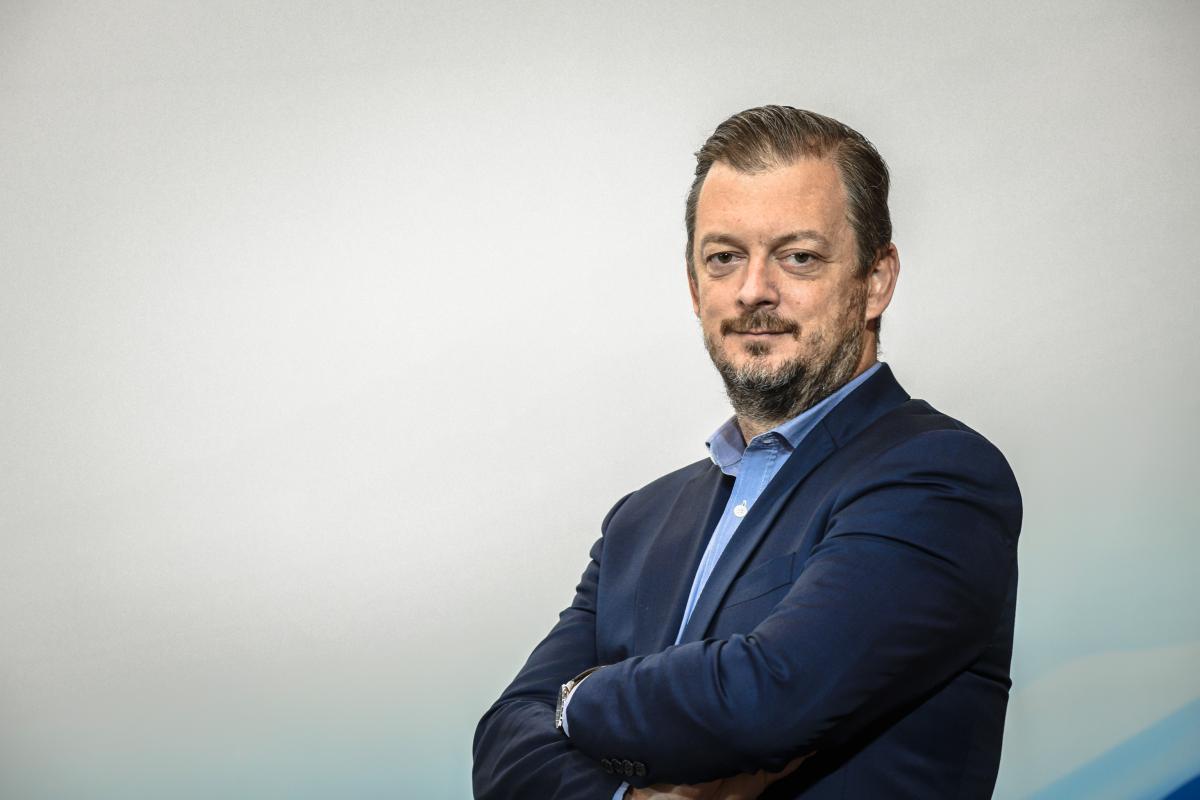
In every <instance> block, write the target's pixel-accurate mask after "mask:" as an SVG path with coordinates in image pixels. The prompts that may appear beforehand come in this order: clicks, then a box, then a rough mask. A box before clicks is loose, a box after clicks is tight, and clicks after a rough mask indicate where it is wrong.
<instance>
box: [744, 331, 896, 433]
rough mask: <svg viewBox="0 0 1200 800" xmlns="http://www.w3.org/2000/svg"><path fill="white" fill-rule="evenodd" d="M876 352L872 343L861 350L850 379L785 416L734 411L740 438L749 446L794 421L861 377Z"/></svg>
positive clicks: (868, 367) (869, 366)
mask: <svg viewBox="0 0 1200 800" xmlns="http://www.w3.org/2000/svg"><path fill="white" fill-rule="evenodd" d="M876 352H877V351H876V348H875V343H874V341H872V342H871V344H870V345H868V346H867V347H865V348H864V349H863V353H862V357H861V358H859V361H858V365H857V366H856V367H855V370H854V373H853V374H852V375H850V377H848V378H846V380H844V381H842V382H841V383H840V384H838V385H837V386H835V387H833V388H832V389H830V390H829V391H828V392H826V393H824V394H822V395H821V396H819V397H813V398H812V399H811V400H810V401H809V402H808V403H807V404H804V405H803V407H800V406H797V407H795V408H793V409H792V411H791V413H790V414H788V415H786V416H781V417H777V416H774V415H772V416H759V415H757V414H747V413H745V412H744V411H741V410H736V409H735V411H734V417H735V418H736V419H737V426H738V430H740V431H741V432H742V438H743V439H745V441H746V444H750V440H751V439H753V438H754V437H755V436H758V435H759V434H763V433H766V432H767V431H769V430H771V429H772V428H778V427H779V426H780V425H782V424H783V423H785V422H787V421H788V420H789V419H795V418H796V417H798V416H800V415H801V414H803V413H804V412H805V411H808V410H809V409H810V408H812V407H813V406H815V405H816V404H817V403H819V402H821V401H822V400H824V399H825V398H826V397H829V396H830V395H832V394H834V393H835V392H837V391H838V390H839V389H841V388H842V387H843V386H845V385H846V384H847V383H849V382H850V381H852V380H854V379H855V378H857V377H858V376H859V375H862V374H863V373H864V372H866V371H867V370H868V369H870V368H871V367H873V366H874V365H875V361H876Z"/></svg>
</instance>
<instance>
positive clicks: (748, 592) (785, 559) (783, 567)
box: [723, 553, 796, 608]
mask: <svg viewBox="0 0 1200 800" xmlns="http://www.w3.org/2000/svg"><path fill="white" fill-rule="evenodd" d="M795 560H796V554H795V553H788V554H787V555H783V556H779V557H778V558H772V559H771V560H770V561H767V562H764V563H762V564H758V565H757V566H755V567H753V568H751V569H750V571H749V572H747V573H746V574H744V575H742V576H741V577H740V578H738V579H737V580H736V581H734V582H733V585H732V586H730V587H729V594H728V595H726V596H725V602H724V603H723V605H724V607H725V608H729V607H730V606H735V605H737V604H738V603H747V602H749V601H751V600H757V599H758V598H760V597H762V596H763V595H764V594H769V593H770V592H773V591H775V590H776V589H778V588H779V587H781V586H788V585H790V584H791V582H792V564H793V563H794V562H795Z"/></svg>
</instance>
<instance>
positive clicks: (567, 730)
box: [562, 673, 628, 798]
mask: <svg viewBox="0 0 1200 800" xmlns="http://www.w3.org/2000/svg"><path fill="white" fill-rule="evenodd" d="M590 677H592V676H591V673H589V674H587V675H584V676H583V680H581V681H579V683H577V684H575V685H574V686H572V687H571V691H569V692H567V697H566V699H564V700H563V718H562V726H563V733H565V734H566V735H567V736H570V735H571V726H570V723H568V722H567V709H568V708H570V707H571V698H572V697H574V696H575V692H577V691H578V690H579V687H580V686H583V681H586V680H587V679H588V678H590ZM626 785H627V786H628V784H626ZM621 791H625V790H624V789H622V790H621ZM617 797H618V798H619V797H620V795H617Z"/></svg>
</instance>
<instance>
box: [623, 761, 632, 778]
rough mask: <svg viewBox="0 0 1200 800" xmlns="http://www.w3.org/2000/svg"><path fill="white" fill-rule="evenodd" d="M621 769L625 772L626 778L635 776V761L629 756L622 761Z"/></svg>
mask: <svg viewBox="0 0 1200 800" xmlns="http://www.w3.org/2000/svg"><path fill="white" fill-rule="evenodd" d="M621 771H622V772H624V773H625V777H626V778H632V777H633V762H632V761H630V760H629V759H628V758H627V759H625V760H624V761H622V762H621Z"/></svg>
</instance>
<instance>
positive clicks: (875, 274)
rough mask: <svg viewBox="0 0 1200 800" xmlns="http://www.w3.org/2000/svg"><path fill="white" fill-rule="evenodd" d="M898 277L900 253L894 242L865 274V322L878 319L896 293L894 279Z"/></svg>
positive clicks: (890, 243)
mask: <svg viewBox="0 0 1200 800" xmlns="http://www.w3.org/2000/svg"><path fill="white" fill-rule="evenodd" d="M899 276H900V253H899V252H898V251H897V250H896V245H895V243H894V242H889V243H888V246H887V247H886V248H885V249H884V250H883V251H882V252H881V253H880V254H879V257H878V258H876V259H875V263H874V264H872V265H871V269H870V271H869V272H867V308H866V321H867V322H869V321H871V320H873V319H879V318H880V317H881V316H882V315H883V312H884V309H886V308H887V307H888V304H889V303H891V302H892V294H893V293H894V292H895V291H896V279H897V278H898V277H899Z"/></svg>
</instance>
